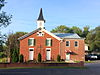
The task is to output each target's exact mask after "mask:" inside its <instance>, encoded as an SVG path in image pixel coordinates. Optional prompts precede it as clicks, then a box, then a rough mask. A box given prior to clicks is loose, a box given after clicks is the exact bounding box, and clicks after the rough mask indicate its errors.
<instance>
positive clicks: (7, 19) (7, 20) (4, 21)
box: [0, 0, 12, 51]
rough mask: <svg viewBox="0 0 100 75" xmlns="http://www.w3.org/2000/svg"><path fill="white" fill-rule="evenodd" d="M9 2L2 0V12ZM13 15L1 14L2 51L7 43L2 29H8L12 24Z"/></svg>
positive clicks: (0, 37) (0, 40)
mask: <svg viewBox="0 0 100 75" xmlns="http://www.w3.org/2000/svg"><path fill="white" fill-rule="evenodd" d="M6 3H7V2H5V0H0V11H1V9H2V7H4V6H5V4H6ZM11 18H12V15H7V14H6V12H4V11H1V12H0V49H1V51H2V50H3V49H2V48H3V44H4V43H5V37H6V36H5V34H1V33H2V32H1V29H2V28H5V27H7V26H8V25H9V24H10V23H11Z"/></svg>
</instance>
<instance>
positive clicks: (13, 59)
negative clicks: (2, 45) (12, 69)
mask: <svg viewBox="0 0 100 75" xmlns="http://www.w3.org/2000/svg"><path fill="white" fill-rule="evenodd" d="M18 61H19V54H18V50H14V51H13V54H12V62H13V63H16V62H18Z"/></svg>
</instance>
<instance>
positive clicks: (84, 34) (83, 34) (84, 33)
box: [82, 26, 89, 37]
mask: <svg viewBox="0 0 100 75" xmlns="http://www.w3.org/2000/svg"><path fill="white" fill-rule="evenodd" d="M88 33H89V26H85V27H84V30H83V33H82V37H86V36H87V34H88Z"/></svg>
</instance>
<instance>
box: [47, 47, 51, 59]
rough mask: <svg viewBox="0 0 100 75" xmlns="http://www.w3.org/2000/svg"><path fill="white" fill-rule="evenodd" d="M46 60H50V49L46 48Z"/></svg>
mask: <svg viewBox="0 0 100 75" xmlns="http://www.w3.org/2000/svg"><path fill="white" fill-rule="evenodd" d="M46 60H51V51H50V49H46Z"/></svg>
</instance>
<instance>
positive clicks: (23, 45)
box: [20, 32, 59, 61]
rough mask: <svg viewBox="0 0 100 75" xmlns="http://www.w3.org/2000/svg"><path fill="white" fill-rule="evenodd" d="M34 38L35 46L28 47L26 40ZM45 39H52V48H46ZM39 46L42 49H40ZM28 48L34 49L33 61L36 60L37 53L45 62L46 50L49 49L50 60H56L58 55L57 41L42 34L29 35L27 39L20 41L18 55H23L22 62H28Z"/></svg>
mask: <svg viewBox="0 0 100 75" xmlns="http://www.w3.org/2000/svg"><path fill="white" fill-rule="evenodd" d="M29 38H34V39H35V40H36V44H35V46H28V39H29ZM46 38H51V39H52V46H51V47H46V45H45V41H46ZM40 45H41V47H42V48H40ZM29 48H34V59H36V60H37V58H38V53H41V55H42V60H44V61H45V60H46V48H51V59H52V60H56V58H57V55H58V54H59V41H58V40H57V39H55V38H54V37H52V36H51V35H49V34H47V33H45V32H44V36H42V37H41V36H37V33H34V34H33V35H30V36H29V37H27V38H25V39H22V40H20V54H23V55H24V60H25V61H28V59H29Z"/></svg>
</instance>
